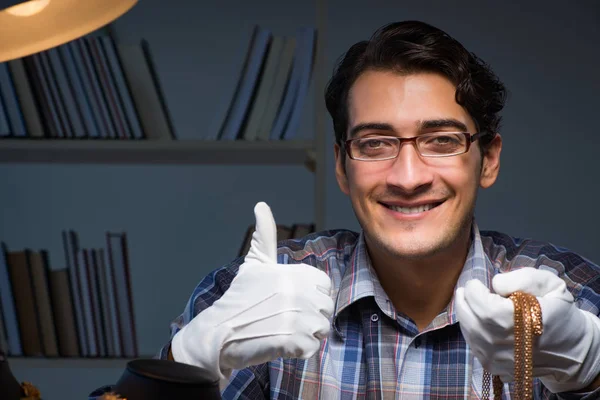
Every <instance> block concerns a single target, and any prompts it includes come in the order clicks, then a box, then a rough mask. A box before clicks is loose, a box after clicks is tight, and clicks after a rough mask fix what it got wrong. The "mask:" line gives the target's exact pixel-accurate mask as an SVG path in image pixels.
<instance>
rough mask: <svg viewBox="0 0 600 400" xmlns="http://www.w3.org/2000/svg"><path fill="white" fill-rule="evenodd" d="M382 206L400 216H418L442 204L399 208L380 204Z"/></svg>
mask: <svg viewBox="0 0 600 400" xmlns="http://www.w3.org/2000/svg"><path fill="white" fill-rule="evenodd" d="M382 204H383V205H384V206H385V207H387V208H389V209H390V210H392V211H396V212H399V213H402V214H418V213H422V212H425V211H429V210H432V209H434V208H436V207H437V206H439V205H440V204H442V202H437V203H429V204H422V205H420V206H416V207H400V206H392V205H389V204H384V203H382Z"/></svg>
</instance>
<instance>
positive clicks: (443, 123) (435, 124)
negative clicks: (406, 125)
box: [417, 118, 469, 132]
mask: <svg viewBox="0 0 600 400" xmlns="http://www.w3.org/2000/svg"><path fill="white" fill-rule="evenodd" d="M417 126H418V128H419V130H426V129H433V128H455V129H457V130H459V131H461V132H466V131H468V130H469V128H467V125H465V124H464V123H463V122H460V121H459V120H457V119H454V118H442V119H430V120H426V121H420V122H419V123H418V125H417Z"/></svg>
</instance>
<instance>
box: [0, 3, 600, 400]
mask: <svg viewBox="0 0 600 400" xmlns="http://www.w3.org/2000/svg"><path fill="white" fill-rule="evenodd" d="M214 3H215V4H212V5H207V4H206V2H192V1H183V0H180V1H170V2H169V6H168V7H165V2H164V1H158V0H144V1H142V2H140V3H139V4H138V5H137V6H136V7H135V8H134V9H133V10H131V12H130V13H128V14H127V15H125V16H123V17H122V18H121V19H120V20H118V21H117V22H116V23H115V28H116V32H117V33H118V35H119V38H120V39H122V40H137V39H139V38H141V37H145V38H147V39H148V40H149V42H150V44H151V46H152V50H153V53H154V57H155V60H156V63H157V67H158V70H159V73H160V76H161V79H162V82H163V85H164V90H165V94H166V97H167V101H168V103H169V105H170V108H171V110H172V114H173V118H174V121H175V126H176V129H177V131H178V133H179V135H180V137H181V138H186V139H191V138H194V137H195V136H196V135H198V134H201V133H202V132H203V131H206V130H210V129H214V127H215V126H216V125H218V122H219V121H218V110H219V107H218V105H219V104H222V101H223V99H224V98H225V99H226V98H227V93H228V90H231V88H232V86H231V85H232V83H233V82H234V80H235V78H236V74H237V71H238V70H239V64H240V62H241V57H242V56H243V49H244V46H245V45H246V43H247V39H246V35H247V34H248V33H249V32H250V29H251V27H252V24H253V23H255V22H257V23H261V24H265V25H268V26H270V27H271V28H272V29H273V30H275V31H278V32H281V33H288V34H291V33H293V31H294V29H295V28H296V27H298V26H300V25H302V24H314V13H315V8H314V5H313V4H312V3H310V2H295V3H290V2H285V3H283V2H277V1H274V0H273V1H266V0H261V1H253V2H246V1H241V0H229V1H221V2H219V3H218V5H216V3H217V2H214ZM328 4H329V5H328V15H327V32H326V33H327V43H326V45H327V48H326V55H327V60H326V61H327V62H326V64H327V72H328V74H329V72H330V71H331V69H332V67H333V63H334V61H335V59H336V58H337V57H338V56H339V55H340V54H341V53H342V52H343V51H345V49H346V48H347V47H348V46H349V45H351V44H352V43H354V42H355V41H358V40H361V39H364V38H367V37H368V36H369V35H370V34H371V33H372V31H373V30H374V29H376V28H377V27H379V26H380V25H382V24H384V23H387V22H391V21H392V20H402V19H422V20H425V21H427V22H430V23H432V24H434V25H438V26H439V27H441V28H443V29H445V30H447V31H448V32H449V33H450V34H452V35H454V36H455V37H456V38H458V39H459V40H461V41H462V42H463V43H464V44H465V45H466V46H467V47H468V48H469V49H470V50H472V51H474V52H476V53H477V54H478V55H479V56H480V57H482V58H483V59H485V60H486V61H488V62H490V63H491V65H492V66H493V67H494V69H495V71H496V72H497V73H498V74H499V75H500V77H501V78H502V79H503V80H504V82H505V83H506V84H507V86H508V87H509V89H510V91H511V96H510V99H509V102H508V105H507V108H506V112H505V113H504V124H503V129H502V134H503V137H504V150H503V154H502V168H501V176H500V179H499V181H498V182H497V184H496V185H495V186H494V187H493V188H491V189H489V190H487V191H484V192H482V193H481V197H480V201H479V204H478V209H477V218H478V222H479V224H480V225H481V227H482V228H484V229H496V230H502V231H506V232H509V233H511V234H514V235H518V236H533V237H536V238H539V239H543V240H550V241H554V242H556V243H558V244H561V245H563V246H567V247H571V248H573V249H574V250H577V251H579V252H581V253H582V254H584V255H586V256H588V257H590V258H592V259H595V260H600V249H599V248H598V247H597V246H596V245H595V242H596V237H597V234H596V226H597V225H598V223H599V222H600V212H598V210H597V209H596V208H595V201H594V200H595V198H597V196H598V194H599V190H600V189H599V185H598V182H600V169H599V168H598V167H597V165H596V163H595V160H596V159H597V150H598V149H600V137H599V136H598V135H597V134H596V133H595V132H594V130H595V129H596V127H595V124H594V122H595V121H594V119H593V118H594V116H595V112H596V110H597V109H598V108H599V106H600V100H599V98H598V96H597V93H598V90H599V89H600V80H599V79H598V76H597V74H596V66H597V65H598V63H599V61H600V60H599V56H598V55H597V52H596V51H595V50H594V49H595V48H596V43H597V40H598V38H599V35H598V26H599V24H598V22H599V12H598V5H597V4H596V3H595V2H593V1H587V2H581V1H580V2H577V5H570V6H568V7H567V6H565V5H563V4H564V3H563V2H558V1H555V2H548V1H544V2H542V1H536V2H528V3H527V5H522V4H518V3H517V2H502V3H500V2H481V1H475V0H463V1H458V2H452V4H450V2H446V1H431V0H430V1H420V2H403V3H400V2H389V1H380V0H379V1H370V2H364V1H363V2H359V1H356V0H343V1H342V0H329V1H328ZM312 109H313V104H312V102H309V103H307V105H306V109H305V115H306V117H305V120H304V122H303V124H304V125H303V126H304V130H303V131H304V132H305V133H306V135H307V137H309V136H310V135H311V127H312V119H313V114H312V111H313V110H312ZM329 127H330V123H329V120H328V128H329ZM332 137H333V133H332V131H331V130H330V128H329V131H328V146H329V147H330V148H331V146H332V145H333V141H332ZM327 165H328V168H329V170H330V172H329V173H328V175H327V184H328V191H327V210H326V228H340V227H342V228H352V229H357V228H358V226H357V223H356V222H355V219H354V215H353V213H352V210H351V208H350V204H349V202H348V200H347V199H346V197H345V196H344V195H343V194H342V193H341V192H340V191H339V189H338V187H337V184H336V183H335V178H334V175H333V154H332V153H331V152H329V153H328V159H327ZM284 184H286V186H288V187H286V188H285V189H284V190H282V186H283V185H284ZM312 185H313V177H312V175H311V174H310V173H309V172H307V171H306V170H305V169H304V168H302V167H277V168H272V167H244V168H238V167H236V166H229V167H212V166H181V167H180V166H178V167H173V166H128V167H124V166H77V167H69V166H60V165H36V166H32V165H24V166H22V165H2V166H0V186H1V187H3V188H4V190H3V196H2V197H1V198H0V216H1V218H2V224H1V226H0V237H1V238H2V239H3V240H5V241H7V242H8V244H9V246H11V247H14V248H19V247H23V246H30V247H33V248H41V247H44V248H48V249H49V250H50V251H51V256H52V259H51V260H52V263H53V264H54V265H55V266H60V264H61V263H64V260H63V256H62V247H61V243H60V231H61V230H62V229H68V228H72V229H76V230H78V231H79V232H80V235H81V238H82V242H83V243H82V245H87V246H92V245H102V233H103V232H104V231H105V230H119V229H124V230H127V232H128V233H129V236H130V247H131V248H130V251H131V260H132V263H133V264H134V268H133V278H134V301H135V303H136V305H137V309H136V313H137V318H136V323H137V324H138V326H139V328H140V333H139V343H140V347H141V351H142V352H143V353H144V354H154V353H155V352H156V351H157V350H158V349H159V347H160V346H162V344H163V343H164V342H165V341H166V340H167V339H168V325H169V322H170V321H171V320H172V319H173V318H174V317H176V316H177V315H178V314H179V313H180V312H181V310H182V309H183V307H184V305H185V302H186V301H187V298H188V296H189V293H190V292H191V290H192V289H193V287H194V285H195V284H196V283H197V281H198V280H199V279H200V278H201V277H202V276H203V275H205V274H206V273H207V272H208V271H210V270H212V269H214V268H216V267H218V266H219V265H221V264H223V263H225V262H227V261H228V260H230V259H231V258H232V257H233V256H234V255H235V254H236V252H237V251H238V248H239V244H240V241H241V240H242V237H243V233H244V231H245V228H246V226H247V225H248V224H250V223H252V222H253V215H252V207H253V205H254V204H255V203H256V201H259V200H266V201H267V202H269V204H271V206H272V208H273V210H274V212H275V217H276V220H277V222H281V223H293V222H295V221H299V220H300V221H302V220H303V221H309V220H311V218H312V216H313V205H312V200H313V197H312ZM158 282H160V284H158ZM120 373H121V370H119V369H110V368H109V369H94V370H89V371H88V370H85V369H80V370H75V369H60V370H52V371H48V370H44V369H26V368H18V369H16V370H15V374H16V375H17V376H18V377H19V378H21V379H27V380H31V381H34V382H36V383H38V384H39V385H40V386H41V387H42V389H43V393H44V392H45V393H46V394H47V398H48V399H53V398H58V393H60V392H62V393H64V388H62V387H59V386H58V385H57V384H56V382H58V380H59V379H60V378H61V377H62V378H65V379H66V381H67V382H69V384H70V385H72V386H71V387H70V388H69V392H70V393H72V395H70V396H67V397H62V398H65V399H67V398H73V399H81V398H83V397H84V396H85V394H86V393H87V392H89V390H91V389H92V388H93V387H95V386H98V385H100V384H103V383H110V382H111V381H113V380H115V379H117V378H118V376H119V375H120Z"/></svg>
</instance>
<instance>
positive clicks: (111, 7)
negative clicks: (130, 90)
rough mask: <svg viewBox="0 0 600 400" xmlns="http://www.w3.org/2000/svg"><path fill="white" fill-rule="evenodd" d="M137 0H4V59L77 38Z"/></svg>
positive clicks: (0, 18) (0, 44)
mask: <svg viewBox="0 0 600 400" xmlns="http://www.w3.org/2000/svg"><path fill="white" fill-rule="evenodd" d="M136 3H137V0H0V62H4V61H8V60H12V59H15V58H21V57H24V56H27V55H30V54H33V53H38V52H40V51H44V50H47V49H50V48H52V47H56V46H59V45H61V44H64V43H67V42H70V41H71V40H75V39H77V38H79V37H81V36H84V35H86V34H88V33H90V32H93V31H95V30H97V29H99V28H101V27H103V26H105V25H107V24H108V23H110V22H112V21H113V20H115V19H117V18H119V17H120V16H121V15H123V14H124V13H126V12H127V11H128V10H129V9H130V8H131V7H133V6H134V5H135V4H136Z"/></svg>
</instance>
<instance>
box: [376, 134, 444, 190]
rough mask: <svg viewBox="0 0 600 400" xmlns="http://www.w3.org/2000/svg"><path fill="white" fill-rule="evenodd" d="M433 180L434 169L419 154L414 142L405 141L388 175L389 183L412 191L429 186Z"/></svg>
mask: <svg viewBox="0 0 600 400" xmlns="http://www.w3.org/2000/svg"><path fill="white" fill-rule="evenodd" d="M432 181H433V170H432V169H431V167H430V166H428V165H427V164H426V163H425V162H424V161H423V158H421V156H420V155H419V153H418V151H417V149H416V147H415V144H414V143H403V145H402V146H401V147H400V153H399V154H398V157H396V159H394V161H393V164H392V165H391V166H390V169H389V172H388V175H387V184H388V185H390V186H393V187H396V188H398V189H400V190H402V191H403V192H406V193H412V192H415V191H418V190H420V189H424V188H427V187H429V186H430V185H431V183H432Z"/></svg>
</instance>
